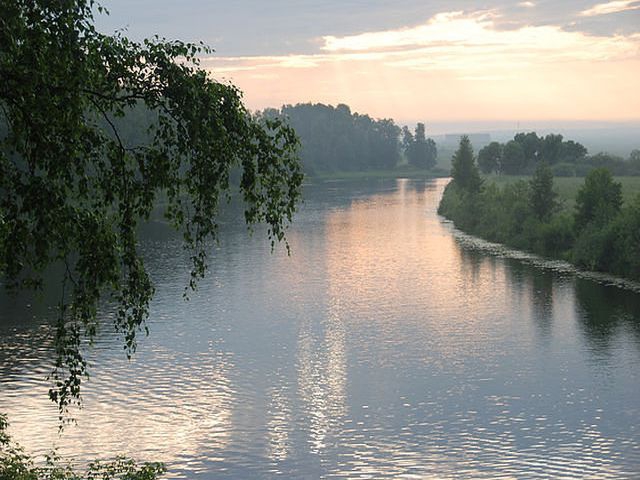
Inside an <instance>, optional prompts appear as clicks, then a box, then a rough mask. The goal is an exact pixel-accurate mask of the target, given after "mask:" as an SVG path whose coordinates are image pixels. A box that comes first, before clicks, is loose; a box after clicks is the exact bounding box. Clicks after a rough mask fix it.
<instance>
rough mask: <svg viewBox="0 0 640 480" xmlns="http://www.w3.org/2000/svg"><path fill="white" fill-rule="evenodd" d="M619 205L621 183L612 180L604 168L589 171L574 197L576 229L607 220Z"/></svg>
mask: <svg viewBox="0 0 640 480" xmlns="http://www.w3.org/2000/svg"><path fill="white" fill-rule="evenodd" d="M621 206H622V185H621V184H620V183H618V182H615V181H614V180H613V178H612V177H611V172H609V170H607V169H604V168H598V169H596V170H593V171H591V172H590V173H589V175H587V177H586V178H585V181H584V186H583V187H582V188H581V189H580V190H579V191H578V196H577V197H576V216H575V217H576V229H577V230H581V229H583V228H584V227H586V226H587V225H588V224H589V223H597V224H599V225H602V224H604V223H607V222H609V221H610V220H611V219H613V218H614V217H615V216H616V215H617V214H618V212H619V211H620V207H621Z"/></svg>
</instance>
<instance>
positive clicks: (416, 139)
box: [259, 103, 437, 175]
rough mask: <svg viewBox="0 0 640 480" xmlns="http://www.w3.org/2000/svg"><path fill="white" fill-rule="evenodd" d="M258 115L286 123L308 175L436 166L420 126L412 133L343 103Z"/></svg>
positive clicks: (285, 108) (431, 147) (432, 148)
mask: <svg viewBox="0 0 640 480" xmlns="http://www.w3.org/2000/svg"><path fill="white" fill-rule="evenodd" d="M259 115H262V116H265V117H276V116H277V117H284V118H286V119H287V120H288V122H289V124H290V125H291V126H292V127H293V128H294V129H295V131H296V133H297V134H298V136H299V137H300V143H301V151H300V156H301V159H302V164H303V168H304V171H305V172H306V173H307V174H310V175H314V174H318V173H327V172H349V171H366V170H387V169H393V168H395V167H396V166H397V165H399V164H403V163H408V164H409V165H411V166H413V167H415V168H422V169H430V168H433V167H434V166H435V165H436V158H437V148H436V143H435V142H434V141H433V139H431V138H427V137H426V131H425V126H424V124H423V123H418V124H417V126H416V128H415V130H414V131H413V132H412V131H411V130H409V128H408V127H406V126H405V127H403V128H400V127H399V126H398V125H396V124H395V122H394V121H393V120H392V119H389V118H384V119H374V118H371V117H370V116H369V115H362V114H359V113H354V112H352V111H351V109H350V108H349V107H348V106H347V105H343V104H340V105H337V106H335V107H334V106H332V105H324V104H321V103H316V104H312V103H301V104H297V105H284V106H283V107H282V108H281V109H275V108H269V109H266V110H264V111H262V112H260V113H259Z"/></svg>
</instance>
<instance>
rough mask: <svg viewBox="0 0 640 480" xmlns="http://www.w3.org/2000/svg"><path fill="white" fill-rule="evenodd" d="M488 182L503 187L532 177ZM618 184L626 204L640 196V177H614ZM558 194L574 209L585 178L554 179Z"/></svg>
mask: <svg viewBox="0 0 640 480" xmlns="http://www.w3.org/2000/svg"><path fill="white" fill-rule="evenodd" d="M484 178H485V181H486V182H495V183H496V184H497V185H498V186H500V187H502V186H503V185H507V184H509V183H514V182H517V181H518V180H525V181H528V180H529V179H530V178H531V177H530V176H525V175H487V176H484ZM614 179H615V181H616V182H620V183H621V184H622V197H623V198H624V201H625V203H626V202H630V201H632V200H633V199H634V198H636V197H637V196H638V195H640V177H614ZM553 184H554V186H555V190H556V192H558V196H559V199H560V201H561V202H562V204H563V205H564V207H565V208H566V209H573V205H574V204H575V200H576V196H577V195H578V190H580V187H582V185H583V184H584V178H583V177H555V178H554V179H553Z"/></svg>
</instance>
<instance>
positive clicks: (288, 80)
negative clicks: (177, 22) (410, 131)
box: [202, 11, 640, 118]
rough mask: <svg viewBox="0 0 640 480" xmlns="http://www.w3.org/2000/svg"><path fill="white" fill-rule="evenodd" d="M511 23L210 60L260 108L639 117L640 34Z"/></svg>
mask: <svg viewBox="0 0 640 480" xmlns="http://www.w3.org/2000/svg"><path fill="white" fill-rule="evenodd" d="M502 20H503V18H502V17H501V16H500V15H499V14H498V13H497V12H496V11H479V12H472V13H464V12H459V11H458V12H444V13H439V14H437V15H435V16H433V17H432V18H431V19H429V20H428V21H427V22H425V23H423V24H421V25H417V26H413V27H407V28H400V29H391V30H381V31H371V32H365V33H361V34H356V35H345V36H324V37H321V38H320V39H319V44H318V50H317V51H316V52H315V53H310V54H290V55H271V56H252V57H226V58H225V57H221V58H220V57H211V58H207V59H203V62H202V64H203V66H204V67H206V68H208V69H210V71H211V72H212V75H213V76H219V75H224V76H225V78H228V79H229V80H231V81H232V82H234V83H236V84H237V85H238V86H239V87H240V88H241V89H243V90H245V92H247V99H248V100H249V103H250V105H251V106H252V108H261V107H265V106H269V105H280V104H283V103H295V102H296V101H323V102H334V103H340V102H347V103H350V104H352V106H353V107H356V108H358V109H359V110H361V111H367V112H369V113H372V114H376V112H378V114H379V115H380V116H389V115H395V116H397V117H402V116H404V117H405V118H407V117H409V118H420V117H419V116H418V115H419V113H418V112H419V109H429V110H430V111H432V112H434V114H435V113H438V115H439V116H440V118H445V117H448V118H451V117H452V116H454V115H456V116H458V118H460V116H462V115H463V113H459V112H463V111H464V112H474V113H473V114H474V115H475V116H476V117H491V118H498V117H499V118H506V117H508V116H509V115H517V116H518V118H531V117H532V116H534V115H535V116H537V117H538V118H544V117H545V116H547V115H549V116H551V115H563V116H565V117H571V118H599V117H598V116H603V115H606V116H608V117H610V118H613V117H616V118H623V117H625V118H626V117H633V118H637V116H638V114H637V112H638V111H640V101H638V100H635V99H637V98H638V97H637V95H635V91H636V86H635V85H636V83H637V78H638V76H639V75H640V68H639V66H640V34H638V33H634V34H628V35H589V34H587V33H585V32H580V31H566V30H564V29H562V28H561V27H560V26H557V25H538V26H530V25H525V26H520V27H518V28H511V29H504V28H501V24H500V22H501V21H502ZM603 72H606V73H609V74H612V75H613V77H612V76H609V77H607V79H606V81H605V79H603V77H602V73H603ZM594 92H597V93H594ZM249 95H251V96H249ZM630 98H633V99H634V100H630ZM463 103H465V104H466V105H467V106H468V108H463V106H462V104H463ZM395 111H402V112H405V113H400V114H397V113H396V114H394V112H395ZM406 112H414V113H406ZM516 112H517V113H516ZM464 115H467V113H464ZM547 118H549V117H547Z"/></svg>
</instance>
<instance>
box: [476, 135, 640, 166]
mask: <svg viewBox="0 0 640 480" xmlns="http://www.w3.org/2000/svg"><path fill="white" fill-rule="evenodd" d="M541 163H546V164H548V165H549V166H551V170H552V172H553V174H554V175H555V176H558V177H574V176H577V177H584V176H585V175H587V174H588V173H589V172H590V171H591V170H593V169H595V168H606V169H608V170H609V171H610V172H611V173H612V174H613V175H640V150H634V151H633V152H631V155H630V156H629V158H628V159H626V160H625V159H623V158H621V157H618V156H615V155H610V154H608V153H598V154H596V155H589V152H588V151H587V149H586V148H585V147H584V146H583V145H582V144H580V143H578V142H574V141H573V140H565V139H564V138H563V136H562V135H558V134H549V135H546V136H545V137H539V136H538V135H537V134H536V132H529V133H518V134H516V135H515V136H514V137H513V140H510V141H508V142H507V143H504V144H503V143H498V142H491V143H490V144H489V145H487V146H485V147H484V148H482V149H480V151H479V152H478V167H479V168H480V171H481V172H482V173H485V174H490V173H498V174H504V175H531V174H532V173H533V172H534V171H535V170H536V168H537V167H538V165H539V164H541Z"/></svg>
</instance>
